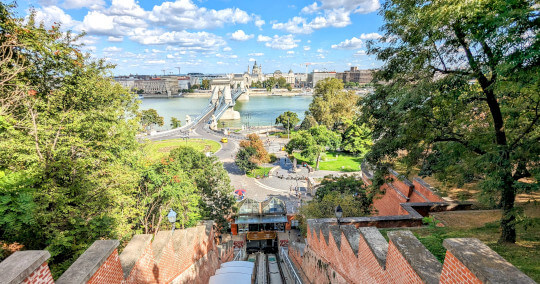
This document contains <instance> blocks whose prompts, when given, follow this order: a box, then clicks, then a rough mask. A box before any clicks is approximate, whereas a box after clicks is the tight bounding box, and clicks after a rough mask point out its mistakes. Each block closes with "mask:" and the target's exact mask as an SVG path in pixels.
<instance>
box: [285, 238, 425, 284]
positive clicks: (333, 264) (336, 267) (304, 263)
mask: <svg viewBox="0 0 540 284" xmlns="http://www.w3.org/2000/svg"><path fill="white" fill-rule="evenodd" d="M307 239H308V244H309V245H308V246H306V248H305V251H304V255H303V256H300V254H299V252H297V251H296V250H295V247H294V246H290V247H289V255H290V256H291V259H292V260H293V262H294V263H295V265H296V266H297V267H299V268H301V270H302V271H303V272H304V273H305V275H306V277H308V278H309V279H308V280H309V281H310V282H313V283H423V281H422V280H421V279H420V277H419V276H418V275H417V274H416V273H415V272H414V270H413V269H412V267H411V265H410V264H409V263H408V262H407V260H406V259H405V258H404V257H403V256H402V255H401V253H400V252H399V251H398V250H397V248H396V247H395V246H394V244H393V243H392V242H390V243H389V244H388V252H387V256H386V260H385V266H384V268H383V266H381V265H380V264H379V262H378V261H377V258H376V257H375V255H374V254H373V253H372V251H371V249H370V247H369V246H368V244H367V242H366V240H365V239H364V237H363V235H362V234H360V238H359V244H358V256H356V255H355V254H354V252H353V250H352V248H351V247H350V245H349V243H348V241H347V239H346V238H345V235H343V233H342V234H341V247H340V249H338V247H337V245H336V242H335V240H334V237H333V236H332V234H330V236H329V238H328V244H327V243H326V240H325V239H324V237H323V235H322V232H321V234H320V238H318V237H317V235H316V233H315V232H313V234H312V233H311V230H310V229H308V236H307Z"/></svg>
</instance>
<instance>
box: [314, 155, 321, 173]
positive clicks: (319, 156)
mask: <svg viewBox="0 0 540 284" xmlns="http://www.w3.org/2000/svg"><path fill="white" fill-rule="evenodd" d="M320 160H321V153H319V155H317V163H316V164H315V170H317V171H318V170H319V161H320Z"/></svg>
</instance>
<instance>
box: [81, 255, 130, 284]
mask: <svg viewBox="0 0 540 284" xmlns="http://www.w3.org/2000/svg"><path fill="white" fill-rule="evenodd" d="M123 280H124V274H123V272H122V265H121V264H120V258H119V257H118V250H116V249H115V250H114V251H113V253H111V255H110V256H109V257H108V258H107V260H106V261H105V262H104V263H103V264H102V265H101V266H100V267H99V269H98V270H97V271H96V273H95V274H94V275H93V276H92V277H91V278H90V280H88V284H94V283H95V284H99V283H111V284H114V283H122V281H123Z"/></svg>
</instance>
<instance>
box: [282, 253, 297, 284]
mask: <svg viewBox="0 0 540 284" xmlns="http://www.w3.org/2000/svg"><path fill="white" fill-rule="evenodd" d="M279 256H280V257H281V258H282V259H285V263H286V264H287V267H288V269H289V271H291V272H292V275H293V278H294V283H299V284H302V279H301V278H300V276H298V274H297V273H296V270H295V269H294V265H293V264H292V262H291V260H290V259H289V255H288V254H287V253H286V252H285V248H284V247H282V248H281V250H280V251H279Z"/></svg>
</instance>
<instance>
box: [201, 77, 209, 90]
mask: <svg viewBox="0 0 540 284" xmlns="http://www.w3.org/2000/svg"><path fill="white" fill-rule="evenodd" d="M201 89H203V90H210V80H208V79H203V80H202V82H201Z"/></svg>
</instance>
